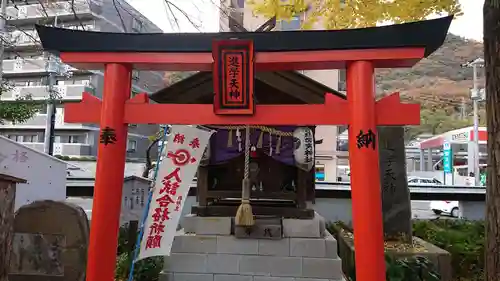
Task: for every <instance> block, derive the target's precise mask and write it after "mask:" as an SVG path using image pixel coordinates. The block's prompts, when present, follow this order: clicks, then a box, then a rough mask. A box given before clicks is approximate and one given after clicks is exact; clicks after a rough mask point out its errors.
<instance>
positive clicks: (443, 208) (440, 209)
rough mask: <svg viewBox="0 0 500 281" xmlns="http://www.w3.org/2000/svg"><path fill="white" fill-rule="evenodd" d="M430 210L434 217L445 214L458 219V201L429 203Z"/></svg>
mask: <svg viewBox="0 0 500 281" xmlns="http://www.w3.org/2000/svg"><path fill="white" fill-rule="evenodd" d="M430 208H431V210H432V211H433V212H434V214H436V215H441V214H447V215H451V216H452V217H455V218H458V213H459V212H458V211H459V210H458V201H431V203H430Z"/></svg>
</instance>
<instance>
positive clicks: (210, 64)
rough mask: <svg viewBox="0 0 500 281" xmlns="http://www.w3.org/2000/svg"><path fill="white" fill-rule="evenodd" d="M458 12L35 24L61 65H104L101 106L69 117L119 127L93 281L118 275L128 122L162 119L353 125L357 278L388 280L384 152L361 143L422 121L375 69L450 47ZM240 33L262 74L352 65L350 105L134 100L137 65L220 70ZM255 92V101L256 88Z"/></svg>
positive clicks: (96, 226) (97, 231)
mask: <svg viewBox="0 0 500 281" xmlns="http://www.w3.org/2000/svg"><path fill="white" fill-rule="evenodd" d="M452 18H453V17H452V16H450V17H444V18H440V19H436V20H429V21H421V22H414V23H409V24H401V25H393V26H385V27H376V28H365V29H353V30H339V31H307V32H264V33H261V32H256V33H253V32H249V33H246V32H242V33H215V34H124V33H102V32H86V31H73V30H65V29H59V28H53V27H45V26H37V27H36V28H37V31H38V34H39V36H40V39H41V41H42V45H43V47H44V48H45V50H47V51H50V52H53V53H55V54H59V55H60V57H61V59H62V61H63V62H65V63H67V64H70V65H72V66H74V67H76V68H79V69H90V70H93V69H104V77H105V82H104V94H103V100H102V102H101V101H100V100H99V99H98V98H96V97H94V96H91V95H89V94H86V93H84V94H83V100H82V102H80V103H77V104H67V105H66V106H65V107H66V110H65V122H73V123H100V127H101V131H108V133H109V131H112V133H113V134H114V137H115V140H114V141H113V142H114V144H113V145H107V143H106V142H101V143H100V144H99V148H98V157H97V173H96V182H95V188H94V205H93V209H92V224H91V233H90V245H89V252H88V262H87V280H88V281H112V280H113V279H114V269H115V261H116V247H117V236H118V226H119V215H120V208H121V198H122V197H121V193H122V184H123V176H124V165H125V155H126V139H127V128H128V126H127V124H128V123H136V124H151V123H156V124H211V125H224V124H249V125H255V124H266V125H336V124H348V125H349V139H350V140H351V141H350V142H349V155H350V165H351V175H352V177H351V195H352V213H353V222H354V230H355V239H354V244H355V248H356V253H355V257H356V264H357V265H361V266H357V267H356V276H357V279H358V280H361V281H367V280H372V281H384V280H385V260H384V243H383V240H384V237H383V229H382V212H381V199H380V198H381V195H380V176H379V162H378V149H377V146H376V143H374V142H373V143H372V145H373V146H370V147H368V146H367V145H366V146H362V145H360V144H359V143H357V142H356V141H354V140H356V137H357V136H358V134H360V133H362V132H370V134H372V136H374V137H375V139H376V133H377V127H376V126H378V125H399V126H400V125H417V124H419V123H420V108H419V105H415V104H401V103H400V100H399V95H398V94H393V95H391V96H389V97H386V98H383V99H381V100H379V101H376V100H375V97H374V94H375V93H374V88H375V85H374V69H375V68H391V67H411V66H413V65H414V64H415V63H417V62H418V61H419V60H420V59H422V58H424V57H426V56H428V55H430V54H431V53H432V52H434V51H435V50H436V49H437V48H438V47H440V46H441V44H442V43H443V41H444V38H445V36H446V34H447V31H448V28H449V25H450V23H451V20H452ZM235 38H237V39H240V40H246V41H247V43H248V41H250V43H249V46H251V48H252V49H253V46H255V57H254V59H253V60H254V66H255V69H256V71H276V70H298V69H304V70H310V69H333V68H347V97H348V99H347V101H344V100H341V99H340V98H338V97H335V96H333V95H331V94H326V95H325V103H324V104H313V105H259V104H257V105H255V106H249V107H248V108H247V111H246V112H241V114H240V115H234V114H230V115H227V112H226V113H224V112H222V114H226V115H221V114H217V113H221V112H218V109H217V103H218V101H217V100H214V105H216V108H215V112H214V105H210V104H208V105H206V104H149V103H148V98H147V95H146V94H141V95H137V96H135V97H134V98H131V99H129V97H130V93H131V73H132V69H133V68H134V69H139V70H165V71H172V70H178V71H187V70H198V71H212V70H214V71H216V69H215V68H214V56H213V53H212V47H213V46H212V44H213V42H214V41H218V40H227V39H235ZM240 40H235V41H234V42H237V41H240ZM252 51H253V50H252ZM248 54H250V55H253V52H251V53H248ZM215 57H216V58H217V56H215ZM215 65H217V63H215ZM252 71H253V68H252ZM214 79H217V78H214ZM215 91H216V92H217V90H215ZM247 94H248V95H249V96H247V98H249V99H250V100H253V92H252V91H249V92H248V93H247ZM270 94H272V93H270ZM219 105H220V104H219ZM247 105H248V104H247Z"/></svg>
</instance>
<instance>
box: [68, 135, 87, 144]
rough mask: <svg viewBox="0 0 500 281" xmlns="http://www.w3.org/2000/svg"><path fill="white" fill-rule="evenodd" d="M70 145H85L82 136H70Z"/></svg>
mask: <svg viewBox="0 0 500 281" xmlns="http://www.w3.org/2000/svg"><path fill="white" fill-rule="evenodd" d="M68 143H83V137H82V136H80V135H70V136H68Z"/></svg>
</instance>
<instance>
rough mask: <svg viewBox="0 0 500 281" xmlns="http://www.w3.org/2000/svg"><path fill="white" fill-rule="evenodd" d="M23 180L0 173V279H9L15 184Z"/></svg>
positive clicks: (5, 280)
mask: <svg viewBox="0 0 500 281" xmlns="http://www.w3.org/2000/svg"><path fill="white" fill-rule="evenodd" d="M25 182H26V181H25V180H23V179H19V178H15V177H11V176H7V175H3V174H0V281H7V280H8V279H9V278H8V277H9V276H8V273H9V266H10V252H11V248H12V236H13V233H14V205H15V202H16V184H17V183H25Z"/></svg>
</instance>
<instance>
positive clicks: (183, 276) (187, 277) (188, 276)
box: [173, 273, 214, 281]
mask: <svg viewBox="0 0 500 281" xmlns="http://www.w3.org/2000/svg"><path fill="white" fill-rule="evenodd" d="M173 276H174V279H173V281H214V275H213V274H206V273H204V274H196V273H174V274H173Z"/></svg>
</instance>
